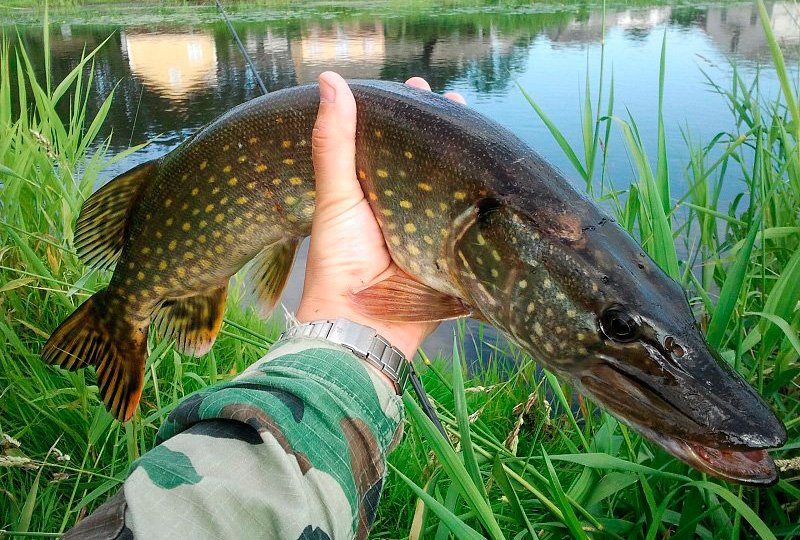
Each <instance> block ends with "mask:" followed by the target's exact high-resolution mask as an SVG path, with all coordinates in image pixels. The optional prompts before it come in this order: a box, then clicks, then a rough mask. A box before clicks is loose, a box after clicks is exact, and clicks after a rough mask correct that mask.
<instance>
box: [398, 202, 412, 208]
mask: <svg viewBox="0 0 800 540" xmlns="http://www.w3.org/2000/svg"><path fill="white" fill-rule="evenodd" d="M411 206H412V205H411V201H400V207H401V208H405V209H408V208H411Z"/></svg>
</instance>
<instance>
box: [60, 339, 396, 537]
mask: <svg viewBox="0 0 800 540" xmlns="http://www.w3.org/2000/svg"><path fill="white" fill-rule="evenodd" d="M402 416H403V408H402V402H401V400H400V398H399V397H398V396H397V395H395V393H394V391H393V389H391V388H389V386H388V385H387V384H386V383H385V382H384V381H383V380H382V379H381V378H380V377H379V376H378V375H376V374H374V373H373V371H372V370H370V369H368V368H367V367H366V364H364V363H363V362H362V361H360V360H359V359H357V358H356V357H355V356H353V355H352V354H351V353H350V352H348V351H347V350H346V349H344V348H342V347H339V346H337V345H334V344H331V343H328V342H326V341H321V340H314V339H308V338H293V339H290V340H283V341H280V342H278V343H277V344H276V345H275V346H273V348H272V350H271V351H270V352H269V354H268V355H267V356H265V357H264V358H262V359H261V360H260V361H258V362H256V363H255V364H253V365H252V366H251V367H250V368H248V369H247V370H246V371H245V372H244V373H242V374H241V375H240V376H238V377H237V378H235V379H234V380H232V381H230V382H226V383H221V384H217V385H214V386H211V387H209V388H207V389H205V390H202V391H200V392H197V393H195V394H192V395H190V396H188V397H187V398H185V399H184V400H183V401H182V402H181V403H180V404H179V405H178V406H177V407H176V408H175V410H174V411H173V412H172V413H171V414H170V415H169V418H168V419H167V421H166V422H165V423H164V425H163V426H161V429H160V430H159V432H158V436H157V440H156V446H155V447H154V448H153V449H152V450H151V451H149V452H148V453H147V454H145V455H144V456H142V457H141V458H140V459H139V460H137V461H136V462H135V463H134V464H133V465H132V467H131V470H130V474H129V476H128V479H127V480H126V481H125V484H124V486H123V488H122V489H121V490H120V491H119V492H118V493H117V494H116V495H115V496H114V497H112V498H111V499H110V500H109V501H107V502H106V503H105V504H103V505H102V506H101V507H100V508H98V509H97V510H96V511H95V512H94V513H92V514H91V515H90V516H88V517H87V518H85V519H84V520H83V521H81V522H80V523H79V524H78V525H77V526H76V527H75V528H73V529H72V530H70V531H69V532H68V533H67V534H66V536H65V537H64V538H89V539H98V540H99V539H112V538H125V539H127V538H147V539H151V538H171V539H178V538H192V539H195V538H198V539H199V538H287V539H291V540H296V539H297V540H300V539H309V540H310V539H320V540H322V539H328V538H366V537H367V535H368V533H369V528H370V526H371V525H372V522H373V520H374V518H375V512H376V510H377V507H378V500H379V498H380V495H381V489H382V487H383V482H384V478H385V475H386V455H387V454H388V453H389V452H390V451H391V449H392V448H393V447H394V445H395V444H396V442H397V440H398V439H399V437H400V433H401V431H402V430H401V421H402Z"/></svg>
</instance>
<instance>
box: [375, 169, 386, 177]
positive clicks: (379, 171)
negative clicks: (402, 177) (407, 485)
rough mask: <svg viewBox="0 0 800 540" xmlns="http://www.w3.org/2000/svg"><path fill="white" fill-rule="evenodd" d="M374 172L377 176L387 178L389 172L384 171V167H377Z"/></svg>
mask: <svg viewBox="0 0 800 540" xmlns="http://www.w3.org/2000/svg"><path fill="white" fill-rule="evenodd" d="M375 173H376V174H377V175H378V176H380V177H381V178H388V177H389V173H388V172H387V171H386V169H378V170H377V171H375Z"/></svg>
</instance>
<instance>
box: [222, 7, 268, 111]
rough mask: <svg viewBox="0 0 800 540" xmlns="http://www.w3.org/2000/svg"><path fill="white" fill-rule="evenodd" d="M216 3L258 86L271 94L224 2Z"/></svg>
mask: <svg viewBox="0 0 800 540" xmlns="http://www.w3.org/2000/svg"><path fill="white" fill-rule="evenodd" d="M214 3H215V4H216V5H217V10H218V11H219V13H220V15H222V18H223V19H225V23H226V24H227V25H228V30H230V32H231V34H232V35H233V39H235V40H236V44H237V45H238V46H239V50H240V51H241V52H242V56H244V61H245V62H247V67H249V68H250V71H251V73H252V74H253V77H254V78H255V80H256V83H258V87H259V88H260V89H261V93H262V94H265V95H266V94H269V90H267V86H266V85H265V84H264V81H262V80H261V76H259V74H258V71H256V66H255V65H254V64H253V60H252V59H251V58H250V55H249V54H247V50H246V49H245V48H244V43H242V40H241V39H239V34H237V33H236V29H235V28H234V27H233V25H232V24H231V20H230V19H229V18H228V14H227V13H225V8H223V7H222V4H220V3H219V0H214Z"/></svg>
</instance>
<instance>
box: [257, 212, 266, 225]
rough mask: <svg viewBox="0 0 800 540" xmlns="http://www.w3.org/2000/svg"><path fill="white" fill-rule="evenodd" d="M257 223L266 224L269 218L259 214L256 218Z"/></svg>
mask: <svg viewBox="0 0 800 540" xmlns="http://www.w3.org/2000/svg"><path fill="white" fill-rule="evenodd" d="M256 221H258V222H259V223H264V222H265V221H267V216H265V215H264V214H258V215H257V216H256Z"/></svg>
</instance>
